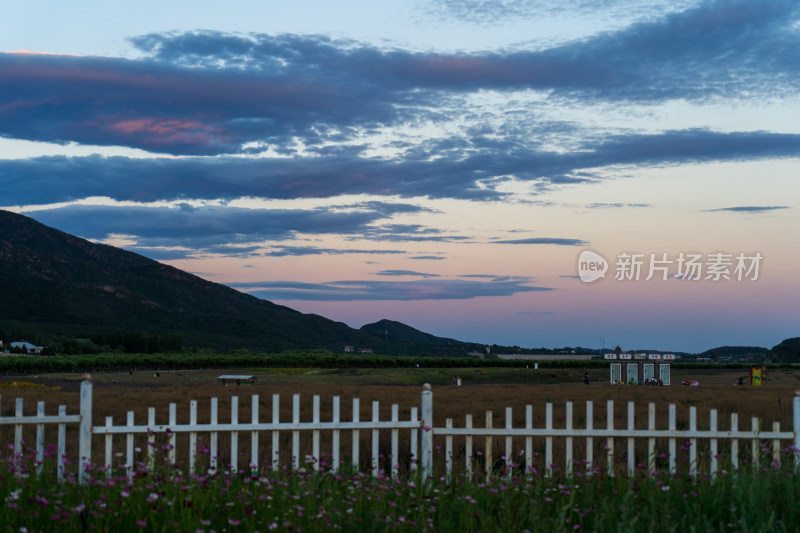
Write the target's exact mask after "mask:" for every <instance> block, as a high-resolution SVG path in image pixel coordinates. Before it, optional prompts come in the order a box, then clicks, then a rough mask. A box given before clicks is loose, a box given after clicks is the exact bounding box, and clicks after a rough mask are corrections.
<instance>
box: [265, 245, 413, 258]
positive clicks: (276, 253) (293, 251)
mask: <svg viewBox="0 0 800 533" xmlns="http://www.w3.org/2000/svg"><path fill="white" fill-rule="evenodd" d="M404 253H406V252H405V251H404V250H360V249H356V248H317V247H314V246H272V247H271V249H270V251H269V252H265V253H263V254H262V255H265V256H272V257H284V256H287V255H345V254H374V255H396V254H404Z"/></svg>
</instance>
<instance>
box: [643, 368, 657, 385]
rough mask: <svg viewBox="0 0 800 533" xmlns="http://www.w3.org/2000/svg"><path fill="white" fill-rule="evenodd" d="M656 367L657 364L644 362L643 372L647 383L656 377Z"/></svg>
mask: <svg viewBox="0 0 800 533" xmlns="http://www.w3.org/2000/svg"><path fill="white" fill-rule="evenodd" d="M654 367H655V365H654V364H653V363H645V364H644V368H643V369H642V370H643V374H644V382H645V383H649V382H650V380H651V379H653V378H654V377H655V371H654Z"/></svg>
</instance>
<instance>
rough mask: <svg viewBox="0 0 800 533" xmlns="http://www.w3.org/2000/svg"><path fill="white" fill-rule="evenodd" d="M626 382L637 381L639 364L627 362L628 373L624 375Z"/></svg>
mask: <svg viewBox="0 0 800 533" xmlns="http://www.w3.org/2000/svg"><path fill="white" fill-rule="evenodd" d="M626 379H627V382H628V383H630V382H631V381H633V383H638V382H639V365H637V364H636V363H628V375H627V376H626Z"/></svg>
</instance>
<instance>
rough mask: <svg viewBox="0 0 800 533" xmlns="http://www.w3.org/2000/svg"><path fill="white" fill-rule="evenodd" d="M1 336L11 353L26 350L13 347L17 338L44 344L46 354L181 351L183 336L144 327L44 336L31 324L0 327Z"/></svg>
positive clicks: (38, 344) (43, 351) (43, 350)
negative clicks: (147, 330) (164, 333)
mask: <svg viewBox="0 0 800 533" xmlns="http://www.w3.org/2000/svg"><path fill="white" fill-rule="evenodd" d="M0 339H2V340H3V341H4V343H3V344H4V347H5V348H6V349H8V350H9V351H10V352H11V353H25V350H24V349H23V348H10V347H9V346H8V345H9V344H10V343H11V342H15V341H27V342H30V343H32V344H35V345H37V346H42V347H43V349H42V354H43V355H89V354H99V353H108V352H115V353H138V354H142V353H144V354H153V353H169V352H180V351H181V350H182V348H183V337H182V336H181V335H178V334H168V335H157V334H155V333H147V332H142V331H128V332H123V331H120V330H105V331H101V332H97V333H93V334H92V333H88V332H82V333H78V334H77V335H75V336H70V335H57V336H55V337H50V338H45V337H44V335H42V334H41V333H40V332H38V331H35V330H34V329H33V328H31V327H24V328H9V329H7V330H5V331H4V330H0Z"/></svg>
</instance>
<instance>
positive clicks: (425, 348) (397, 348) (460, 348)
mask: <svg viewBox="0 0 800 533" xmlns="http://www.w3.org/2000/svg"><path fill="white" fill-rule="evenodd" d="M360 331H361V332H363V333H365V334H368V335H370V336H372V337H376V338H378V339H380V341H379V342H380V344H379V345H378V347H379V348H380V350H381V351H383V352H385V353H391V354H408V355H413V354H417V355H433V354H437V355H443V356H448V355H449V356H464V355H467V354H469V353H470V352H475V351H480V352H481V353H484V345H483V344H478V343H474V342H464V341H459V340H456V339H450V338H447V337H437V336H435V335H431V334H430V333H425V332H423V331H420V330H418V329H415V328H412V327H411V326H408V325H406V324H403V323H401V322H396V321H394V320H387V319H383V320H379V321H378V322H374V323H372V324H365V325H363V326H361V328H360Z"/></svg>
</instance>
